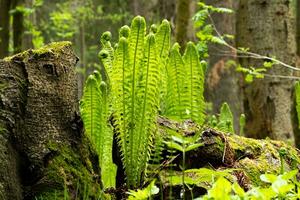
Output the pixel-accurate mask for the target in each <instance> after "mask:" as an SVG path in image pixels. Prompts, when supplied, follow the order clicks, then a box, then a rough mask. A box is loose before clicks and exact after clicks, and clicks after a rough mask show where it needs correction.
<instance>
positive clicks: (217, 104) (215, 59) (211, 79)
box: [205, 0, 242, 133]
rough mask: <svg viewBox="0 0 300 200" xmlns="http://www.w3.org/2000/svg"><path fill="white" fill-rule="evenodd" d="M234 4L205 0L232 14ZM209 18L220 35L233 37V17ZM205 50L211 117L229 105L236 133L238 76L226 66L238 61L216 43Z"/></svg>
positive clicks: (239, 106)
mask: <svg viewBox="0 0 300 200" xmlns="http://www.w3.org/2000/svg"><path fill="white" fill-rule="evenodd" d="M236 1H237V0H225V1H224V0H218V1H213V0H207V1H206V3H207V4H208V5H212V6H215V7H225V8H229V9H232V10H234V11H235V10H236V7H235V4H236V3H235V2H236ZM212 19H213V21H214V24H215V26H216V28H217V31H218V32H219V33H220V34H222V35H223V34H231V35H235V22H236V20H235V14H222V13H215V14H213V15H212ZM227 42H228V43H229V44H231V45H232V46H235V42H234V41H232V40H229V41H227ZM208 50H209V66H208V69H207V78H206V80H207V81H206V88H205V91H206V92H205V93H206V95H205V96H206V99H207V101H209V102H212V104H213V108H212V113H213V114H217V113H220V108H221V106H222V104H223V103H224V102H227V103H228V104H229V107H230V109H231V111H232V113H233V117H234V129H235V131H236V133H239V117H240V115H241V113H242V95H241V93H240V87H239V85H240V83H239V74H238V73H237V72H236V71H235V67H233V66H230V64H228V61H233V62H237V60H236V59H235V58H236V52H233V51H232V50H231V49H229V48H228V47H226V46H224V45H219V44H210V45H209V48H208ZM224 52H225V53H224Z"/></svg>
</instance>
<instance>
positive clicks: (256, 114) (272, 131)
mask: <svg viewBox="0 0 300 200" xmlns="http://www.w3.org/2000/svg"><path fill="white" fill-rule="evenodd" d="M294 17H295V16H294V12H293V6H292V5H291V3H290V1H286V0H268V1H267V0H241V1H240V5H239V10H238V15H237V46H239V47H245V48H250V51H252V52H255V53H258V54H261V55H265V56H270V57H272V56H276V58H277V59H279V60H281V61H283V62H285V63H287V64H290V65H295V58H296V57H295V55H296V45H295V44H296V41H295V24H294V20H295V18H294ZM240 61H241V64H242V66H243V67H261V66H262V65H263V60H257V59H251V58H246V59H241V60H240ZM268 73H269V74H271V75H285V76H289V75H292V73H293V72H292V71H291V70H290V69H287V68H285V67H283V66H279V65H275V66H273V67H272V69H271V70H269V71H268ZM292 87H293V82H292V81H291V80H288V79H279V78H268V77H265V78H264V79H261V80H259V79H256V80H254V81H253V83H251V84H245V85H244V109H245V115H246V127H245V133H246V134H247V135H248V136H251V137H255V138H265V137H267V136H268V137H271V138H273V139H280V140H289V141H290V142H291V143H294V135H293V125H292V120H291V110H292Z"/></svg>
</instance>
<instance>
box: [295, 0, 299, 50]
mask: <svg viewBox="0 0 300 200" xmlns="http://www.w3.org/2000/svg"><path fill="white" fill-rule="evenodd" d="M295 9H296V13H297V19H296V21H297V25H296V27H297V54H298V56H300V1H299V0H297V1H296V8H295Z"/></svg>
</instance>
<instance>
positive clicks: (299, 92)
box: [295, 82, 300, 127]
mask: <svg viewBox="0 0 300 200" xmlns="http://www.w3.org/2000/svg"><path fill="white" fill-rule="evenodd" d="M295 94H296V110H297V117H298V126H299V127H300V122H299V121H300V82H297V83H296V85H295Z"/></svg>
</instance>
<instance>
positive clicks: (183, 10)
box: [175, 0, 191, 50]
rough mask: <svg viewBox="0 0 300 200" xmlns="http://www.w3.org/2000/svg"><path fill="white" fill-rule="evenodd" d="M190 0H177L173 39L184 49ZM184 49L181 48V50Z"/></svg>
mask: <svg viewBox="0 0 300 200" xmlns="http://www.w3.org/2000/svg"><path fill="white" fill-rule="evenodd" d="M190 17H191V16H190V0H177V3H176V24H175V28H176V29H175V38H176V41H177V42H178V43H179V44H180V46H181V47H185V43H186V42H187V39H188V38H187V37H188V25H189V20H190ZM183 49H184V48H181V50H183Z"/></svg>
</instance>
